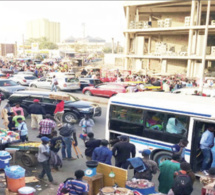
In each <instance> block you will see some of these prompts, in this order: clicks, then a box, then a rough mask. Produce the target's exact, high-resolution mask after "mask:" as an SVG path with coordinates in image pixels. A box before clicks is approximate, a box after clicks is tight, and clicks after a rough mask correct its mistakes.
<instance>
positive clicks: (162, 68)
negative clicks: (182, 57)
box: [161, 60, 167, 73]
mask: <svg viewBox="0 0 215 195" xmlns="http://www.w3.org/2000/svg"><path fill="white" fill-rule="evenodd" d="M166 72H167V60H162V62H161V73H166Z"/></svg>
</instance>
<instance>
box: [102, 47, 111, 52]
mask: <svg viewBox="0 0 215 195" xmlns="http://www.w3.org/2000/svg"><path fill="white" fill-rule="evenodd" d="M103 52H104V53H111V52H112V48H110V47H105V48H104V49H103Z"/></svg>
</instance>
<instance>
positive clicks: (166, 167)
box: [158, 154, 181, 194]
mask: <svg viewBox="0 0 215 195" xmlns="http://www.w3.org/2000/svg"><path fill="white" fill-rule="evenodd" d="M179 162H180V155H178V154H173V156H172V160H165V161H164V162H162V163H161V164H160V165H159V169H160V175H159V177H158V181H159V187H158V191H159V192H161V193H164V194H167V193H168V192H169V190H170V189H171V188H172V186H173V182H174V173H175V172H176V171H179V170H181V168H180V163H179Z"/></svg>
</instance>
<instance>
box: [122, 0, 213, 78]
mask: <svg viewBox="0 0 215 195" xmlns="http://www.w3.org/2000/svg"><path fill="white" fill-rule="evenodd" d="M124 11H125V17H126V29H125V31H124V35H125V39H126V41H125V50H124V51H125V69H129V70H131V69H132V70H134V71H138V70H141V69H145V70H147V71H148V72H149V73H162V74H165V73H170V74H175V73H176V74H184V75H187V77H202V75H203V72H204V73H206V72H212V71H215V12H214V11H215V1H207V0H163V1H161V0H160V1H154V0H151V1H127V2H125V3H124ZM205 53H206V55H204V54H205Z"/></svg>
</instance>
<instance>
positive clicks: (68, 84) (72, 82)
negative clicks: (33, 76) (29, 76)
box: [29, 77, 80, 91]
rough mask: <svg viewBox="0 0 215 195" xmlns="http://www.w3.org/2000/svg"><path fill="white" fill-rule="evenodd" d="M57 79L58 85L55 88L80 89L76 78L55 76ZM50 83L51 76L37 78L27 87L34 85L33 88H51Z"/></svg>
mask: <svg viewBox="0 0 215 195" xmlns="http://www.w3.org/2000/svg"><path fill="white" fill-rule="evenodd" d="M57 80H58V85H57V89H58V90H62V91H63V90H66V91H69V90H78V89H80V83H79V80H78V79H77V78H74V77H63V78H57ZM51 84H52V78H51V77H48V78H45V77H43V78H40V79H37V80H35V81H33V82H31V83H30V84H29V87H34V88H44V89H51Z"/></svg>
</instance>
